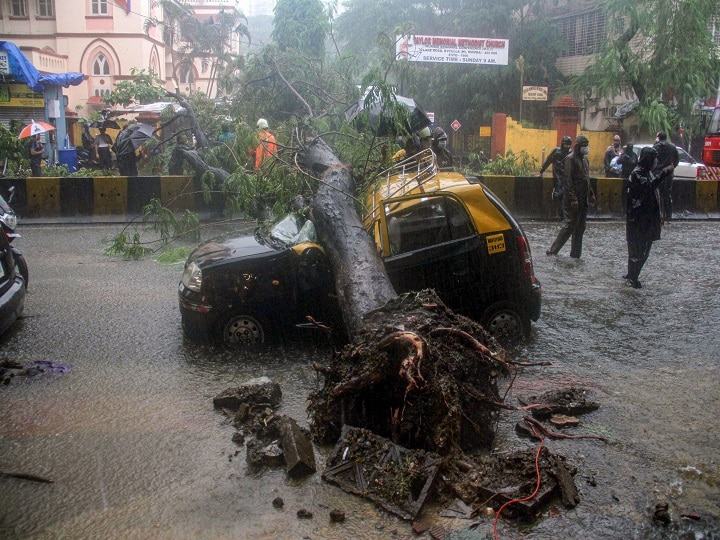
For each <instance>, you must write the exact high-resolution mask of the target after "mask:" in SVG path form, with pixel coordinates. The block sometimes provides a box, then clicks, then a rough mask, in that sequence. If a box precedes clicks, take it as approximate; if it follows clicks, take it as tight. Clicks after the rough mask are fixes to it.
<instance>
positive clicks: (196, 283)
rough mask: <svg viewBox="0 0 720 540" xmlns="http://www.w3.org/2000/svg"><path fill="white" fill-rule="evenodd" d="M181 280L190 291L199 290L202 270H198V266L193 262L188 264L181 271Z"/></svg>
mask: <svg viewBox="0 0 720 540" xmlns="http://www.w3.org/2000/svg"><path fill="white" fill-rule="evenodd" d="M182 282H183V285H185V287H186V288H188V289H190V290H191V291H195V292H200V287H201V286H202V270H200V267H199V266H198V265H197V264H195V263H194V262H191V263H190V264H188V265H187V266H186V267H185V271H184V272H183V276H182Z"/></svg>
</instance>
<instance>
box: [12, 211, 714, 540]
mask: <svg viewBox="0 0 720 540" xmlns="http://www.w3.org/2000/svg"><path fill="white" fill-rule="evenodd" d="M523 228H524V229H525V231H526V233H527V234H528V237H529V239H530V245H531V248H532V250H533V255H534V262H535V271H536V274H537V276H538V278H539V279H540V281H541V282H542V285H543V310H542V315H541V318H540V320H539V321H538V322H537V323H536V324H535V325H534V326H533V333H532V336H531V338H530V340H529V341H528V342H527V343H525V344H523V345H522V346H520V347H518V348H517V349H516V350H514V351H513V355H514V359H515V360H518V361H522V362H543V361H549V362H551V363H552V365H550V366H545V367H526V368H523V369H522V370H521V371H520V372H519V373H518V375H517V377H516V378H515V379H514V380H512V381H511V380H510V379H508V380H503V381H502V387H503V390H502V392H501V394H503V393H505V391H506V390H507V392H508V394H507V401H508V403H510V404H512V405H517V404H518V403H517V399H516V398H517V396H523V395H537V394H539V393H542V392H544V391H546V390H550V389H557V388H561V387H567V386H573V385H576V386H583V387H588V388H590V389H591V390H592V391H593V398H594V399H595V400H596V401H598V402H599V403H600V409H599V410H598V411H596V412H594V413H591V414H589V415H585V416H584V417H582V418H581V420H582V423H581V425H580V427H578V428H576V430H575V431H574V432H576V433H578V434H580V433H582V434H594V435H602V436H604V437H607V438H608V439H609V442H608V443H603V442H600V441H598V440H592V439H583V440H548V441H546V444H547V446H548V447H549V448H550V449H551V450H553V451H554V452H557V453H559V454H562V455H564V456H566V457H567V458H568V460H569V461H570V463H572V464H573V465H575V466H576V467H577V469H578V473H577V475H576V477H575V483H576V485H577V487H578V489H579V492H580V498H581V502H580V504H579V505H578V506H577V508H575V509H574V510H569V511H568V510H566V509H564V508H563V507H562V506H561V505H553V506H551V508H549V509H548V510H547V511H546V512H545V513H544V515H543V517H542V518H541V519H539V520H538V521H536V522H534V523H533V524H531V525H525V526H522V527H520V526H518V525H517V524H515V523H514V522H512V521H509V520H504V519H503V520H501V521H500V524H499V526H498V533H499V536H500V538H532V539H535V538H536V539H544V538H558V539H575V538H593V539H597V538H613V539H614V538H697V539H701V538H717V537H718V535H719V534H720V525H719V523H720V521H718V520H720V450H718V449H720V433H719V432H718V429H717V424H718V417H720V389H718V381H720V335H719V333H718V329H720V274H719V270H718V260H720V258H719V257H718V253H720V234H718V231H719V229H720V224H718V223H716V222H697V223H693V222H675V223H673V224H671V225H670V226H668V227H666V228H665V229H664V231H663V239H662V240H661V241H659V242H656V243H655V244H654V246H653V250H652V252H651V254H650V258H649V260H648V262H647V264H646V265H645V268H644V270H643V273H642V274H641V276H640V279H641V281H642V283H643V286H644V287H643V289H641V290H635V289H632V288H630V287H628V286H627V285H626V284H625V282H624V280H623V279H622V276H623V275H624V274H625V271H626V268H625V264H626V256H627V252H626V245H625V241H624V225H623V224H622V223H605V222H602V223H594V222H593V223H590V224H589V225H588V230H587V232H586V234H585V243H584V253H583V259H581V260H579V261H575V260H572V259H570V258H569V257H568V253H569V243H568V245H567V246H566V247H565V248H564V249H563V250H562V251H561V252H560V255H559V256H557V257H548V256H546V255H545V250H546V249H547V247H548V246H549V245H550V243H551V242H552V240H553V239H554V236H555V234H556V232H557V229H558V226H557V224H554V223H524V224H523ZM19 230H20V233H21V234H22V235H23V237H22V238H21V239H19V240H18V241H17V245H18V247H20V249H21V250H22V251H23V253H24V254H25V256H26V258H27V261H28V265H29V268H30V289H29V292H28V297H27V300H26V308H25V318H24V319H23V320H21V321H19V323H18V324H16V325H15V326H14V327H13V329H11V331H10V332H9V333H8V334H6V335H5V336H3V337H2V338H0V359H12V360H16V361H20V362H25V363H28V362H34V361H52V362H59V363H62V364H65V365H67V366H68V368H69V370H68V371H67V372H66V373H64V374H47V373H46V374H43V375H41V376H39V377H37V378H34V379H31V380H15V381H13V382H12V383H11V384H9V385H8V386H4V387H0V471H3V472H22V473H29V474H34V475H38V476H42V477H45V478H49V479H52V480H54V483H52V484H43V483H36V482H29V481H26V480H20V479H16V478H9V477H0V538H58V537H66V538H105V539H107V538H123V539H124V538H142V539H145V538H173V539H174V538H253V539H265V538H267V539H274V538H298V539H300V538H311V539H334V538H358V539H375V538H378V539H380V538H397V537H408V538H410V537H412V536H413V534H412V531H411V529H410V526H409V524H407V523H405V522H403V521H401V520H398V519H396V518H394V517H393V516H391V515H388V514H386V513H385V512H383V511H380V510H378V509H377V508H376V507H375V506H374V505H372V504H370V503H366V502H364V501H363V500H361V499H359V498H357V497H354V496H351V495H346V494H345V493H344V492H343V491H341V490H340V489H339V488H337V487H334V486H331V485H329V484H326V483H324V482H323V481H322V480H321V479H320V475H319V474H316V475H314V476H312V477H310V478H309V479H306V480H303V481H295V480H291V479H288V478H287V477H286V475H285V472H284V469H277V470H269V471H266V472H264V473H263V474H261V475H259V476H252V475H248V474H247V472H246V464H245V455H244V452H243V451H241V452H239V453H238V450H242V448H241V447H240V446H238V445H236V444H235V443H233V442H232V441H231V436H232V434H233V433H234V431H235V430H234V428H232V426H231V425H230V424H229V423H227V421H226V420H225V417H224V416H223V415H221V414H219V413H217V412H216V411H215V410H214V409H213V406H212V398H213V397H214V396H215V395H217V394H218V393H219V392H221V391H222V390H224V389H225V388H227V387H230V386H234V385H237V384H239V383H242V382H245V381H247V380H249V379H252V378H255V377H259V376H263V375H264V376H267V377H269V378H271V379H273V380H275V381H277V382H278V383H279V384H280V386H281V388H282V390H283V403H282V407H281V409H280V411H279V412H280V413H283V414H288V415H290V416H292V417H294V418H295V419H297V420H298V422H300V423H301V424H306V423H307V419H306V413H305V405H306V403H305V399H306V397H307V395H308V393H309V391H310V390H311V389H312V388H314V385H315V384H316V375H315V372H314V371H313V370H312V369H311V368H310V367H309V365H310V363H311V362H313V361H317V362H320V363H322V362H325V361H326V360H327V359H328V358H329V351H327V350H324V349H322V348H314V347H307V346H306V347H287V348H281V349H277V348H276V349H271V350H267V351H262V352H257V351H256V352H252V353H247V352H246V353H242V354H240V353H236V352H231V351H225V350H222V349H218V348H214V347H210V346H202V345H197V344H193V343H191V342H188V341H186V340H184V339H183V336H182V331H181V328H180V315H179V310H178V305H177V292H176V290H177V282H178V280H179V278H180V275H181V273H182V265H181V264H176V265H162V264H159V263H157V262H156V261H155V260H153V259H146V260H143V261H140V262H133V261H123V260H120V259H118V258H111V257H107V256H105V255H103V249H104V248H105V245H104V244H102V242H101V240H102V239H103V238H110V237H112V236H114V235H115V234H117V232H119V230H120V226H118V225H114V226H77V227H75V226H72V227H61V226H40V225H34V226H24V225H23V223H22V222H21V224H20V227H19ZM511 382H512V384H511ZM521 417H522V414H521V413H520V412H514V411H506V412H503V415H502V419H501V422H500V425H499V434H498V439H497V443H496V447H497V451H500V452H503V451H508V450H512V449H517V448H525V447H536V443H535V442H533V441H529V440H527V439H520V438H518V437H517V436H516V435H515V433H514V425H515V423H516V422H517V421H518V420H520V419H521ZM329 450H330V449H329V448H327V449H325V448H323V449H318V461H319V463H318V465H319V470H322V465H323V463H322V462H323V459H324V456H325V455H326V454H327V453H328V452H329ZM277 496H281V497H282V498H283V499H284V501H285V506H284V508H282V509H276V508H274V507H273V505H272V500H273V499H274V498H275V497H277ZM659 502H668V503H669V505H670V513H671V516H672V518H673V523H672V524H671V525H669V526H668V527H666V528H663V527H662V526H660V525H658V524H656V523H654V522H653V521H652V511H653V508H654V507H655V505H656V504H657V503H659ZM301 508H306V509H308V510H310V511H311V512H313V514H314V517H313V518H312V519H298V517H297V516H296V512H297V510H299V509H301ZM333 508H338V509H340V510H342V511H344V512H345V514H346V516H347V520H346V521H345V522H344V523H340V524H334V523H330V519H329V517H328V516H329V512H330V510H331V509H333ZM681 513H691V514H697V515H699V516H700V518H701V519H700V520H697V521H696V520H686V519H683V518H681ZM427 520H428V522H431V523H439V524H441V525H443V526H444V527H445V528H446V529H453V528H456V529H459V528H463V527H467V526H469V525H470V524H471V523H474V522H479V525H478V527H477V528H476V530H475V531H476V533H477V534H478V536H477V538H485V537H486V535H490V536H487V537H491V536H492V531H493V523H492V519H491V518H488V517H485V516H478V517H477V518H475V520H473V521H465V520H449V519H446V520H442V519H441V520H436V519H435V518H432V519H430V518H427ZM686 533H687V534H690V536H684V535H685V534H686ZM427 537H428V536H426V538H427Z"/></svg>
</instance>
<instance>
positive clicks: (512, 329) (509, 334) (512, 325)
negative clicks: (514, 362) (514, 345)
mask: <svg viewBox="0 0 720 540" xmlns="http://www.w3.org/2000/svg"><path fill="white" fill-rule="evenodd" d="M481 320H482V325H483V328H485V330H487V331H488V332H490V334H492V336H493V337H494V338H495V339H497V340H498V341H499V342H500V343H508V342H514V341H519V340H520V339H522V338H523V337H525V336H528V335H530V319H529V318H528V317H525V316H523V315H521V314H520V311H519V310H518V309H517V308H515V307H514V306H512V305H510V304H507V303H504V302H498V303H496V304H493V305H491V306H490V307H489V308H487V309H486V310H485V312H484V313H483V316H482V319H481Z"/></svg>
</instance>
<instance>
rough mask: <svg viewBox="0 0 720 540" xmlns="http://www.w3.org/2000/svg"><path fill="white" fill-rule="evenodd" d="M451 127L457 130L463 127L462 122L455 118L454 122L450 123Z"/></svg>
mask: <svg viewBox="0 0 720 540" xmlns="http://www.w3.org/2000/svg"><path fill="white" fill-rule="evenodd" d="M450 127H451V128H453V131H457V130H458V129H460V128H461V127H462V124H460V122H458V121H457V120H453V121H452V124H450Z"/></svg>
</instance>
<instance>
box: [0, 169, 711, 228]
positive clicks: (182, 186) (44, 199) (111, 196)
mask: <svg viewBox="0 0 720 540" xmlns="http://www.w3.org/2000/svg"><path fill="white" fill-rule="evenodd" d="M479 178H480V180H481V181H482V182H483V183H484V184H485V185H486V186H487V187H488V188H490V190H491V191H492V192H493V193H495V195H497V197H498V198H499V199H500V200H501V201H503V203H504V204H505V205H506V206H507V207H508V208H509V209H510V211H511V212H512V213H513V215H514V216H515V217H516V218H518V219H540V220H554V219H555V215H556V203H555V202H554V201H552V199H551V197H550V193H551V191H552V177H551V176H550V175H545V177H544V178H538V177H537V176H528V177H513V176H489V175H488V176H480V177H479ZM591 184H592V187H593V190H594V191H595V194H596V196H597V207H596V208H595V209H594V210H591V212H590V216H589V217H590V218H596V219H623V218H624V212H623V197H624V190H623V180H622V179H620V178H592V179H591ZM718 184H719V182H717V181H714V180H699V181H691V180H676V181H675V182H674V183H673V200H674V214H675V217H676V218H679V219H682V218H688V219H720V207H719V206H718ZM3 185H4V186H9V185H14V186H15V187H16V190H15V198H14V199H13V203H12V206H13V209H14V210H15V212H16V213H17V214H18V216H19V217H21V218H44V219H52V218H63V219H64V220H67V221H72V219H73V218H77V219H78V220H83V219H86V218H91V217H95V218H98V217H100V218H101V217H112V216H114V217H115V218H116V219H119V218H124V219H127V220H128V221H129V220H131V219H133V218H137V217H138V216H140V215H141V214H142V207H143V206H144V205H146V204H147V203H149V202H150V200H151V199H153V198H157V199H160V201H161V202H162V203H163V204H164V205H165V206H167V207H169V208H172V209H174V210H176V211H184V210H191V211H194V212H197V213H198V214H201V215H203V214H205V215H207V214H218V213H219V212H221V210H222V200H221V199H220V198H217V199H214V200H213V201H211V202H210V203H206V202H205V201H204V199H203V196H202V190H201V189H200V186H199V184H198V183H197V181H195V180H194V179H193V178H192V177H189V176H138V177H124V176H111V177H98V178H23V179H5V180H3Z"/></svg>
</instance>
